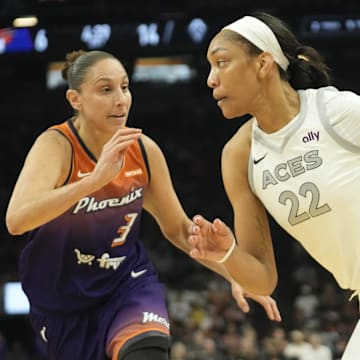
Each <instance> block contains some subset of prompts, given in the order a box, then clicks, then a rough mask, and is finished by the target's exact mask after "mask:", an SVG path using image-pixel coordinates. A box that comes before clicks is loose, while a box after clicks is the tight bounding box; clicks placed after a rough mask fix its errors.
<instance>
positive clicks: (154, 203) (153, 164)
mask: <svg viewBox="0 0 360 360" xmlns="http://www.w3.org/2000/svg"><path fill="white" fill-rule="evenodd" d="M142 141H143V144H144V147H145V150H146V155H147V158H148V161H149V167H150V172H151V180H150V183H149V185H148V188H147V191H146V193H145V199H144V209H145V210H147V211H148V212H149V213H150V214H151V215H152V216H153V217H154V219H155V220H156V222H157V223H158V225H159V226H160V229H161V231H162V233H163V235H164V236H165V237H166V239H168V240H169V241H170V242H171V243H172V244H173V245H175V246H176V247H178V248H179V249H180V250H182V251H184V252H185V253H186V254H188V255H189V251H190V248H189V245H188V241H187V239H188V234H189V229H190V228H191V227H192V226H193V225H194V223H193V222H192V220H190V219H189V217H188V216H187V215H186V213H185V211H184V209H183V207H182V205H181V203H180V201H179V199H178V197H177V194H176V192H175V190H174V187H173V184H172V180H171V177H170V172H169V169H168V166H167V162H166V159H165V156H164V154H163V152H162V151H161V149H160V147H159V146H158V145H157V144H156V143H155V142H154V141H153V140H152V139H150V138H149V137H148V136H146V135H144V134H143V135H142ZM197 261H198V262H199V263H201V264H202V265H204V266H206V267H207V268H209V269H210V270H212V271H214V272H216V273H218V274H219V275H221V276H222V277H223V278H225V279H226V280H228V281H229V282H230V284H231V287H232V295H233V297H234V299H235V301H236V302H237V304H238V305H239V307H240V308H241V309H242V310H243V311H244V312H248V311H249V304H248V302H247V298H251V299H252V300H254V301H256V302H258V303H259V304H260V305H262V306H263V308H264V310H265V312H266V313H267V315H268V317H269V319H271V320H276V321H280V320H281V317H280V312H279V309H278V308H277V304H276V302H275V300H274V299H273V298H271V297H270V296H257V295H254V294H250V293H248V292H246V291H245V290H244V289H242V288H241V287H240V285H238V284H236V283H235V282H234V281H233V279H232V278H231V276H230V274H229V273H228V271H227V270H226V268H225V267H224V266H223V265H222V264H218V263H215V262H210V261H205V260H197Z"/></svg>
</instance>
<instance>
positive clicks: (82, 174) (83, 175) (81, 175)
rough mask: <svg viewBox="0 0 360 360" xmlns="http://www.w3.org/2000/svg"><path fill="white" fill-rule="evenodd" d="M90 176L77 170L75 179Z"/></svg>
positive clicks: (88, 173)
mask: <svg viewBox="0 0 360 360" xmlns="http://www.w3.org/2000/svg"><path fill="white" fill-rule="evenodd" d="M90 174H91V172H86V173H83V172H81V171H80V170H79V171H78V173H77V177H78V178H83V177H86V176H89V175H90Z"/></svg>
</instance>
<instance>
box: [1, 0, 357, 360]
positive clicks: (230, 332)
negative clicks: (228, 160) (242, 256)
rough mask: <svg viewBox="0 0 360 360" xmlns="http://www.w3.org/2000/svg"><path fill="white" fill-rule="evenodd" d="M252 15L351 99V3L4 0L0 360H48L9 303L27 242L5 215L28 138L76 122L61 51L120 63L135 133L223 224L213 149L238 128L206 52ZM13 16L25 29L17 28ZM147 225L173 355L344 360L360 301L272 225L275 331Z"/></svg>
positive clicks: (189, 207) (190, 203)
mask: <svg viewBox="0 0 360 360" xmlns="http://www.w3.org/2000/svg"><path fill="white" fill-rule="evenodd" d="M256 9H261V10H265V11H268V12H270V13H272V14H274V15H276V16H279V17H281V18H282V19H284V20H285V21H286V22H287V23H288V24H290V26H291V27H292V29H293V30H294V32H295V33H296V34H297V36H298V37H299V39H300V40H301V41H302V42H303V43H305V44H307V45H311V46H314V47H316V48H317V49H318V50H320V52H321V53H322V55H323V56H324V58H325V60H326V62H327V63H328V64H329V66H330V67H331V68H332V70H333V71H332V75H333V79H334V84H335V85H336V86H337V87H339V88H342V89H351V90H354V91H356V92H358V91H359V87H360V83H359V80H360V74H359V71H358V68H359V60H360V49H359V46H358V44H359V40H360V3H359V1H358V0H342V1H340V0H297V1H286V0H273V1H272V2H271V4H269V2H268V1H265V0H197V1H190V0H183V1H180V0H172V1H170V0H169V1H165V0H164V1H146V0H131V1H129V0H126V1H124V0H122V1H121V0H86V1H85V0H0V89H1V90H0V94H1V96H0V114H1V124H2V125H1V129H2V131H1V132H0V146H1V147H2V149H1V151H0V163H1V169H2V170H1V177H0V194H1V196H0V199H1V203H0V204H1V207H0V211H1V226H0V235H1V241H0V287H1V291H0V295H1V300H0V360H2V359H4V360H9V359H44V357H43V355H42V354H41V353H40V351H39V350H38V347H37V344H36V341H35V340H34V336H33V333H32V330H31V328H30V325H29V321H28V314H27V311H26V307H25V309H22V308H21V307H20V305H19V306H17V302H18V301H17V300H19V296H20V295H19V293H17V292H16V290H14V291H15V292H14V293H12V291H13V286H16V283H17V281H18V276H17V265H18V255H19V252H20V250H21V248H22V246H23V245H24V241H25V237H23V236H19V237H11V236H10V235H9V234H8V233H7V231H6V228H5V223H4V217H5V211H6V205H7V202H8V200H9V196H10V191H11V189H12V187H13V185H14V181H15V179H16V177H17V174H18V172H19V170H20V168H21V166H22V162H23V160H24V156H25V154H26V153H27V151H28V149H29V147H30V146H31V144H32V142H33V140H34V139H35V137H36V136H37V135H38V134H39V133H40V132H41V131H42V130H44V129H45V128H47V127H48V126H49V125H50V124H52V123H55V122H60V121H62V120H63V119H65V118H66V117H68V116H70V115H71V109H70V107H69V106H68V104H67V102H66V100H65V97H64V91H65V87H64V84H63V83H62V81H61V78H60V75H59V68H60V66H61V61H63V59H64V56H65V54H66V53H67V52H69V51H71V50H76V49H80V48H81V49H84V50H90V49H104V50H106V51H109V52H112V53H113V54H115V55H117V56H118V57H119V58H120V59H121V60H122V61H123V62H124V64H125V65H126V67H127V70H128V72H129V75H130V78H131V88H132V92H133V96H134V103H133V108H132V112H131V116H130V119H129V123H130V124H131V125H134V126H136V127H141V128H142V129H143V131H144V132H145V133H148V134H149V135H151V136H152V137H153V138H154V139H155V140H156V141H157V142H158V143H159V144H160V146H161V147H162V149H163V150H164V152H165V154H166V156H167V159H168V163H169V166H170V171H171V174H172V177H173V180H174V185H175V188H176V190H177V192H178V194H179V197H180V199H181V200H182V203H183V205H184V207H185V209H186V211H187V213H188V214H189V215H190V216H191V215H194V214H195V213H197V212H202V213H204V214H205V215H206V216H208V217H210V218H213V217H215V216H221V217H223V218H224V219H225V220H227V221H228V222H229V223H231V221H232V220H231V219H232V214H231V209H230V206H229V203H228V201H227V199H226V196H225V193H224V190H223V186H222V183H221V178H220V167H219V164H220V161H219V160H220V151H221V148H222V146H223V144H224V143H225V142H226V140H227V139H228V138H229V137H230V136H231V135H232V134H233V132H234V131H235V130H236V129H237V128H238V126H239V125H240V124H241V123H242V122H243V121H245V120H246V119H235V120H232V121H228V120H225V119H223V118H222V115H221V114H220V112H219V110H218V108H217V107H216V104H215V103H214V102H213V101H212V98H211V93H210V91H209V89H208V88H207V86H206V77H207V72H208V65H207V62H206V48H207V45H208V42H209V39H210V38H211V36H212V35H213V34H214V33H216V32H217V31H218V30H219V29H220V28H221V26H222V25H224V24H227V23H228V22H230V21H231V20H235V19H237V18H238V17H240V16H242V15H244V14H245V13H247V12H249V11H252V10H256ZM20 17H22V18H23V20H24V18H25V21H27V22H26V23H20V25H18V22H15V21H14V20H15V19H17V18H20ZM31 17H35V18H33V21H34V23H33V24H31V23H30V22H29V21H31ZM143 221H144V227H143V238H144V241H145V243H146V244H147V246H148V249H149V251H150V254H151V256H152V257H153V259H154V262H155V265H156V267H157V268H158V270H159V273H160V277H161V278H162V280H163V281H164V283H165V284H166V286H167V289H168V290H167V293H168V300H169V309H170V316H171V318H172V331H173V353H172V358H173V359H177V360H185V359H190V360H195V359H198V360H202V359H204V360H205V359H206V360H212V359H213V360H222V359H232V360H254V359H259V360H267V359H269V360H276V359H288V360H296V359H298V360H302V359H300V358H299V357H296V351H297V349H299V348H301V347H302V346H312V347H313V348H314V349H319V348H320V345H321V346H324V347H325V348H326V349H327V350H328V354H329V355H327V356H328V357H316V356H320V355H318V353H319V351H314V356H313V357H312V360H317V359H319V360H322V359H323V360H327V359H328V360H330V359H338V358H339V354H340V353H341V351H342V349H343V347H344V342H345V340H346V339H347V338H348V335H349V333H350V331H351V329H352V326H353V325H354V321H355V319H357V317H358V304H357V302H356V301H355V300H354V301H352V302H348V299H349V297H350V294H349V293H348V292H344V291H341V290H340V289H339V288H338V287H337V285H336V284H335V281H334V280H333V279H332V277H331V276H330V275H328V274H327V273H326V272H325V271H324V270H322V269H321V268H320V267H319V265H315V264H314V262H313V260H312V259H311V258H310V257H309V256H308V255H307V254H305V253H304V251H303V249H302V248H301V247H300V246H299V245H298V244H297V243H296V242H295V241H292V239H289V236H288V235H287V234H285V233H284V232H283V231H282V230H280V229H279V228H278V227H277V226H276V224H275V223H272V231H273V234H274V236H273V237H274V242H275V249H276V256H277V259H278V266H279V276H280V278H279V286H278V288H277V290H276V292H275V294H274V297H275V298H276V300H277V302H278V305H279V307H280V310H281V312H282V316H283V322H282V323H281V324H274V323H272V322H270V321H269V320H268V319H267V318H266V316H265V314H264V312H263V310H262V309H260V308H259V307H258V306H257V305H256V304H251V305H252V310H251V312H250V313H249V314H247V315H244V314H242V313H241V312H240V311H239V310H238V308H237V306H236V304H235V303H234V302H233V300H232V297H231V294H230V291H229V287H228V285H227V284H226V283H225V282H224V281H223V280H222V279H221V278H219V277H218V276H216V275H214V274H212V273H210V272H209V271H208V270H206V269H204V268H202V267H200V266H199V265H197V264H196V263H195V262H194V261H192V260H190V259H188V258H187V257H186V256H185V255H184V254H182V253H180V252H179V251H178V250H176V249H175V248H173V247H171V246H170V245H169V244H168V243H167V242H166V241H165V240H164V239H163V238H162V236H161V234H160V231H159V229H158V228H157V225H156V224H155V223H154V222H153V221H152V219H150V218H148V217H147V216H145V217H144V219H143ZM50 240H51V239H50ZM324 251H326V249H324ZM12 294H15V295H14V297H11V295H12ZM9 296H10V297H9ZM15 305H16V306H15ZM25 305H26V304H25ZM344 339H345V340H344ZM317 343H320V345H316V344H317ZM321 349H323V348H321ZM324 352H325V353H326V351H325V350H324ZM315 354H316V355H315ZM324 356H326V355H324Z"/></svg>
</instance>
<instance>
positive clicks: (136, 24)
mask: <svg viewBox="0 0 360 360" xmlns="http://www.w3.org/2000/svg"><path fill="white" fill-rule="evenodd" d="M226 22H227V20H226V19H223V18H222V19H220V21H214V19H211V20H210V19H205V18H201V17H192V18H177V17H173V18H171V17H168V18H164V19H161V20H157V21H151V20H150V21H144V22H141V21H128V22H118V23H105V22H101V23H78V24H58V23H56V24H52V25H51V24H48V25H46V26H41V25H39V26H36V27H29V28H27V27H23V28H13V27H8V28H3V29H0V58H1V56H2V55H6V54H7V55H11V54H18V53H27V54H30V55H35V56H45V57H47V58H49V59H59V58H61V59H62V58H63V57H64V56H65V54H66V53H67V52H69V51H72V50H78V49H83V50H94V49H99V50H100V49H103V50H106V51H111V52H115V53H116V54H120V55H121V56H123V57H131V56H139V55H140V56H142V55H145V56H146V55H152V54H161V53H163V54H171V53H179V52H181V51H182V52H190V53H197V52H201V54H203V55H205V53H204V49H206V47H207V45H208V42H209V41H210V39H211V37H212V36H213V35H214V34H215V33H216V32H217V31H219V30H220V29H221V25H223V24H226Z"/></svg>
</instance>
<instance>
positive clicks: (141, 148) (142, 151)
mask: <svg viewBox="0 0 360 360" xmlns="http://www.w3.org/2000/svg"><path fill="white" fill-rule="evenodd" d="M138 143H139V146H140V150H141V153H142V156H143V158H144V161H145V166H146V170H147V172H148V175H149V182H150V179H151V172H150V166H149V160H148V157H147V154H146V150H145V146H144V143H143V141H142V140H141V139H138Z"/></svg>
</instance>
